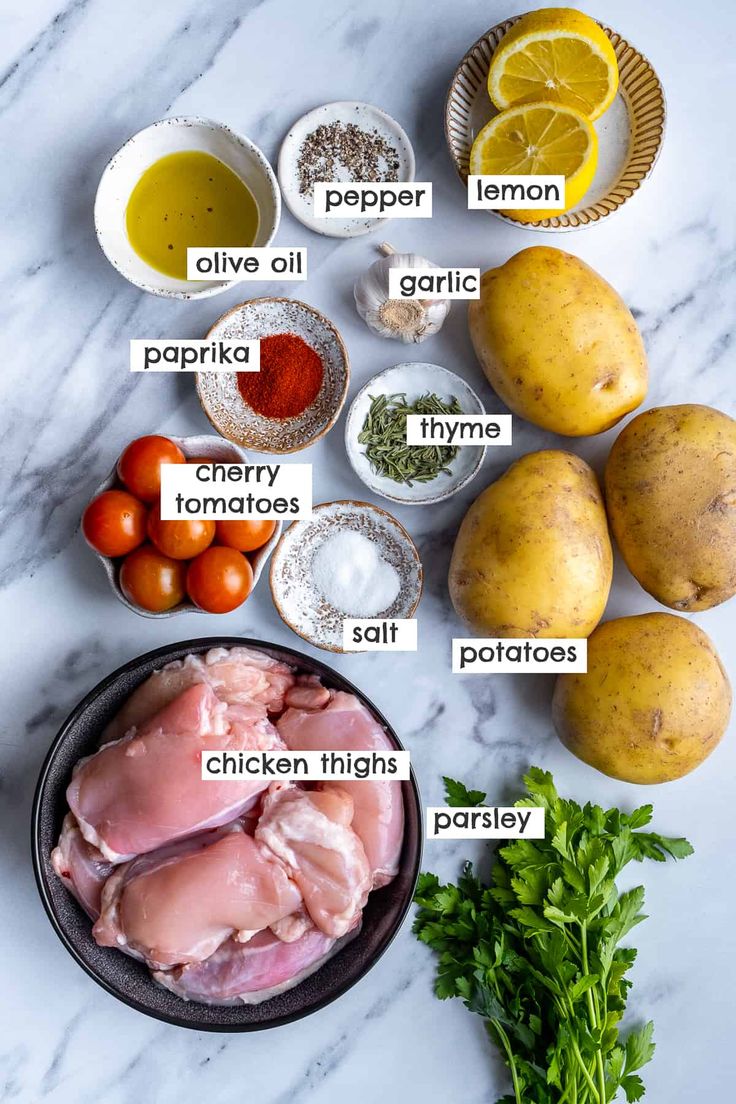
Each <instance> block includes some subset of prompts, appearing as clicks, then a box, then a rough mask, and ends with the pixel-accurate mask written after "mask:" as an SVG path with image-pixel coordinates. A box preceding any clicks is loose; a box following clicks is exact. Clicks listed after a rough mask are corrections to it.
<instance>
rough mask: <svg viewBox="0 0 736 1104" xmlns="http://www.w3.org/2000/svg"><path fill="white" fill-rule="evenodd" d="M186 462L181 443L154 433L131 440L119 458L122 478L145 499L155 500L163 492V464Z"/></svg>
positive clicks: (126, 484) (119, 469)
mask: <svg viewBox="0 0 736 1104" xmlns="http://www.w3.org/2000/svg"><path fill="white" fill-rule="evenodd" d="M185 463H186V458H185V456H184V453H183V452H182V451H181V449H180V448H179V446H178V445H175V444H174V442H173V441H170V440H169V438H168V437H158V436H156V435H155V434H153V435H152V436H150V437H139V438H138V439H137V440H136V441H131V442H130V444H129V445H128V447H127V448H126V449H125V451H124V452H123V454H122V456H121V457H120V459H119V460H118V477H119V478H120V480H121V481H122V482H123V483H124V484H125V486H126V487H127V488H128V490H129V491H132V492H133V494H134V495H137V497H138V498H140V499H141V500H142V501H143V502H154V501H155V499H156V497H157V496H158V495H159V494H160V493H161V465H162V464H185Z"/></svg>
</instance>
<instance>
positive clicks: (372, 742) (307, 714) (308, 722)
mask: <svg viewBox="0 0 736 1104" xmlns="http://www.w3.org/2000/svg"><path fill="white" fill-rule="evenodd" d="M322 689H324V688H322ZM305 690H306V688H305ZM295 692H296V688H295V689H294V690H291V691H289V694H288V695H287V703H288V704H290V703H291V701H292V700H293V698H292V695H294V694H295ZM324 692H325V693H326V694H327V695H328V700H329V704H328V705H327V707H326V708H325V709H322V708H321V707H320V705H319V701H320V699H319V698H318V697H317V695H316V694H315V695H314V696H313V697H312V698H311V700H310V699H306V696H305V695H302V701H303V702H304V704H305V705H306V708H290V709H287V710H286V712H285V713H284V714H283V716H282V717H281V718H280V719H279V720H278V721H277V722H276V724H277V728H278V730H279V733H280V735H281V736H282V738H283V739H284V741H285V743H286V746H287V747H288V748H289V749H290V750H291V751H323V750H326V751H392V750H393V744H392V743H391V741H390V740H389V738H388V736H387V735H386V733H385V732H384V730H383V728H382V727H381V726H380V724H379V723H378V721H377V720H376V719H375V717H374V716H373V715H372V713H369V712H368V710H367V709H366V708H365V706H364V705H362V704H361V703H360V702H359V701H358V699H357V698H356V697H355V695H354V694H345V693H343V692H342V691H336V692H332V693H330V692H329V691H324ZM321 700H323V699H321ZM315 702H316V703H317V704H316V705H315ZM335 788H338V789H341V790H345V791H347V793H349V794H350V796H351V797H352V799H353V805H354V813H353V822H352V827H353V830H354V831H355V832H356V833H357V834H358V836H360V839H361V841H362V843H363V847H364V848H365V853H366V855H367V856H368V862H369V863H370V866H371V871H372V875H373V888H374V889H377V888H379V887H380V886H383V885H386V883H387V882H390V881H391V879H392V878H394V877H395V876H396V874H397V872H398V869H399V858H400V856H401V845H402V842H403V838H404V800H403V797H402V794H401V783H400V782H394V781H382V780H378V781H375V782H374V781H360V782H353V781H349V782H347V781H346V782H343V781H340V782H322V783H320V789H323V790H332V789H335Z"/></svg>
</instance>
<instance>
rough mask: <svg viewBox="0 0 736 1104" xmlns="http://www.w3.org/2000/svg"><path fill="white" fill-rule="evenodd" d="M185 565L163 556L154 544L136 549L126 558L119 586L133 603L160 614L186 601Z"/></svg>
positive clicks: (121, 569)
mask: <svg viewBox="0 0 736 1104" xmlns="http://www.w3.org/2000/svg"><path fill="white" fill-rule="evenodd" d="M186 578H187V568H186V564H184V563H182V561H181V560H172V559H171V558H170V557H169V556H163V555H162V554H161V553H160V552H159V551H157V549H155V548H154V547H153V545H152V544H144V545H142V547H141V548H136V550H135V552H131V553H130V555H129V556H126V557H125V559H124V560H123V564H122V567H121V568H120V588H121V590H122V592H123V594H124V595H125V597H126V598H127V599H128V601H129V602H132V603H133V605H134V606H141V607H142V609H146V610H151V611H152V612H153V613H161V612H163V610H168V609H172V608H173V607H174V606H178V605H179V603H180V602H183V601H184V598H185V596H186Z"/></svg>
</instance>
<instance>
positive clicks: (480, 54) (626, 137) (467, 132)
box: [445, 16, 665, 233]
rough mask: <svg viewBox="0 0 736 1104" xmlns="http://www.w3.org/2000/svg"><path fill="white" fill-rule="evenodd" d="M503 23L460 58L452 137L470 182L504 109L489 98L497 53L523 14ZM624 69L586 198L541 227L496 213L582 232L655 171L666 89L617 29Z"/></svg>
mask: <svg viewBox="0 0 736 1104" xmlns="http://www.w3.org/2000/svg"><path fill="white" fill-rule="evenodd" d="M520 18H521V17H520V16H516V17H515V18H513V19H507V20H505V21H504V22H503V23H497V24H496V26H495V27H491V29H490V30H489V31H486V33H485V34H484V35H481V37H480V38H479V39H478V41H477V42H475V43H474V44H473V45H472V46H471V47H470V49H469V50H468V52H467V54H466V55H465V57H464V58H463V60H462V61H461V62H460V65H459V66H458V68H457V70H456V72H455V75H454V77H453V78H452V82H451V84H450V89H449V92H448V94H447V102H446V104H445V134H446V137H447V144H448V146H449V149H450V156H451V157H452V160H453V161H454V163H455V168H456V169H457V171H458V174H459V175H460V179H461V180H462V181H463V184H465V183H466V181H467V177H468V161H469V158H470V149H471V146H472V145H473V141H474V140H475V137H476V135H477V134H478V132H479V131H480V130H481V128H482V127H483V126H485V124H486V123H487V122H488V120H489V119H491V118H492V117H493V116H494V115H496V114H497V111H496V109H495V107H494V106H493V104H492V103H491V101H490V99H489V96H488V89H487V87H486V85H487V79H488V70H489V68H490V64H491V58H492V57H493V53H494V51H495V50H496V47H497V46H498V44H499V43H500V41H501V39H502V38H503V36H504V35H505V34H506V32H507V31H508V30H509V29H510V28H511V27H513V25H514V23H516V22H517V20H518V19H520ZM601 27H602V28H603V30H604V31H605V33H606V34H607V35H608V37H609V38H610V40H611V44H612V46H613V48H614V50H615V52H616V58H617V60H618V70H619V78H620V82H619V90H618V93H617V95H616V98H615V100H614V101H613V103H612V104H611V106H610V108H609V109H608V111H606V112H605V114H604V115H602V116H601V118H600V119H597V120H596V122H595V124H594V126H595V129H596V132H597V134H598V146H599V149H598V167H597V169H596V174H595V177H594V178H593V183H592V185H591V187H590V189H589V191H588V193H587V194H586V195H585V197H584V198H583V200H582V201H581V203H580V204H579V205H578V206H577V207H575V208H573V209H572V210H571V211H567V212H566V213H565V214H564V215H558V216H556V217H555V218H548V219H543V220H542V221H541V222H536V223H533V224H528V223H522V222H518V221H516V220H515V219H512V218H510V217H509V216H508V215H505V214H504V213H503V212H502V211H492V212H491V214H493V215H496V216H497V217H498V218H502V219H503V220H504V221H505V222H510V223H511V224H512V225H513V226H521V227H522V228H523V229H525V230H547V231H552V232H554V233H557V232H559V231H561V230H580V229H582V228H583V227H585V226H592V225H593V224H594V223H596V222H600V220H601V219H602V218H607V217H608V216H609V215H612V214H613V213H614V212H615V211H619V210H620V209H621V207H623V205H624V203H626V201H627V200H628V199H630V198H631V196H632V195H634V193H635V192H636V191H637V190H638V189H639V188H640V187H641V185H642V184H643V183H644V181H645V180H646V178H647V177H648V176H649V174H650V173H651V171H652V169H653V168H654V163H655V161H656V160H657V157H658V156H659V151H660V149H661V147H662V141H663V139H664V128H665V100H664V90H663V88H662V84H661V82H660V80H659V77H658V76H657V74H656V73H655V71H654V68H653V67H652V65H651V63H650V62H649V61H648V60H647V58H645V57H644V55H643V54H640V53H639V51H638V50H636V49H635V48H634V47H633V46H631V45H630V44H629V43H628V42H627V41H626V39H624V38H622V37H621V35H620V34H617V33H616V31H612V30H611V28H610V27H606V26H604V25H603V24H601Z"/></svg>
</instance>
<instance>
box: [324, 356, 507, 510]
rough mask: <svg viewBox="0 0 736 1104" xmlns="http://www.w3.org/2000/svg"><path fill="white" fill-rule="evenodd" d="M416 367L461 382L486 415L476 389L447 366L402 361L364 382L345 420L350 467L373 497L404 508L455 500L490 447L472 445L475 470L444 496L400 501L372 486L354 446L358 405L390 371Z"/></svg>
mask: <svg viewBox="0 0 736 1104" xmlns="http://www.w3.org/2000/svg"><path fill="white" fill-rule="evenodd" d="M414 367H420V368H432V369H433V370H434V371H439V372H442V373H444V374H445V375H447V376H450V377H451V378H452V379H454V380H459V381H460V383H461V384H462V386H463V387H464V388H465V389H466V391H467V392H468V393H469V394H470V395H471V396H472V397H473V399H474V400H475V401H476V403H477V404H478V413H480V414H484V413H485V410H486V408H485V406H484V404H483V401H482V400H481V398H480V396H479V395H478V393H477V392H476V390H475V388H474V387H472V386H471V385H470V384H469V383H468V381H467V380H465V379H463V377H462V376H460V375H458V373H457V372H453V371H452V369H451V368H445V366H444V364H435V363H434V362H432V361H428V360H405V361H401V362H400V363H398V364H392V365H390V366H389V367H388V368H384V369H383V370H382V371H381V372H376V374H375V376H371V378H370V379H369V380H368V381H367V383H364V384H363V386H362V387H361V389H360V391H358V393H357V394H356V395H355V396H354V398H353V400H352V402H351V403H350V406H349V408H348V413H347V417H346V418H345V452H346V453H347V456H348V460H349V461H350V467H351V468H352V469H353V471H354V472H355V474H356V475H357V477H358V479H360V481H361V483H363V485H364V486H366V487H367V488H368V489H369V490H370V491H373V493H374V494H377V495H381V497H382V498H385V499H388V501H389V502H396V503H398V504H399V505H401V506H433V505H434V504H435V503H437V502H444V501H445V499H448V498H452V496H453V495H455V494H457V492H458V491H461V490H462V489H463V487H467V485H468V483H470V482H472V480H473V479H475V477H476V475H477V474H478V472H479V471H480V469H481V467H482V464H483V461H484V459H485V455H486V449H487V445H475V446H472V447H474V448H477V449H478V459H477V460H476V462H475V465H474V466H473V468H472V469H471V470H470V471H469V472H468V473H467V474H466V475H465V476H464V477H463V478H462V479H460V480H458V482H457V483H455V484H453V485H452V486H451V487H448V488H447V489H446V490H445V491H444V492H443V493H441V494H436V495H433V496H432V497H431V498H400V497H399V496H398V495H392V494H389V493H388V492H387V491H385V490H382V489H380V488H379V487H377V486H375V485H374V484H373V483H372V482H370V483H369V482H368V480H367V479H366V478H365V477H364V475H363V473H362V472H360V471H358V469H357V467H356V466H355V463H354V461H353V452H352V447H351V430H352V428H353V426H352V420H353V418H354V412H355V408H356V407H357V405H358V400H359V399H361V398H362V397H363V395H364V394H365V393H366V391H367V390H368V388H369V387H375V385H376V382H377V381H378V380H380V379H383V377H384V376H387V375H389V373H391V372H395V371H396V369H397V368H414ZM399 486H400V484H399ZM427 486H429V484H427Z"/></svg>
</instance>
